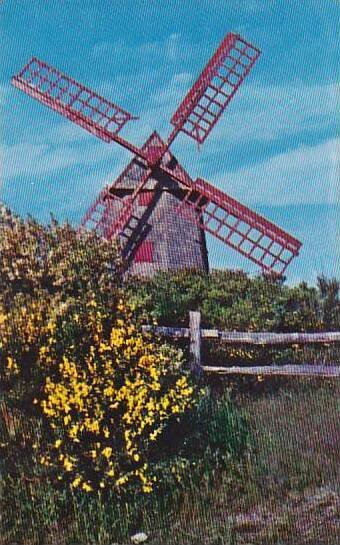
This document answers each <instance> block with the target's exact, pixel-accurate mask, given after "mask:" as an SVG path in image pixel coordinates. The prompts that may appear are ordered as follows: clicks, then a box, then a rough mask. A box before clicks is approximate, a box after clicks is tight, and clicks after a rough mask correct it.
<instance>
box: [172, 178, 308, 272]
mask: <svg viewBox="0 0 340 545" xmlns="http://www.w3.org/2000/svg"><path fill="white" fill-rule="evenodd" d="M192 208H194V209H195V210H196V211H197V212H199V214H198V215H192V214H190V217H194V218H197V219H196V221H197V222H199V225H200V226H201V228H202V229H204V230H205V231H207V232H208V233H211V234H212V235H214V236H215V237H217V238H218V239H220V240H222V241H223V242H225V243H226V244H228V245H229V246H231V247H232V248H234V249H235V250H237V251H238V252H240V253H241V254H242V255H244V256H245V257H247V258H248V259H250V260H251V261H253V262H254V263H256V264H257V265H260V267H261V268H262V269H264V270H265V271H272V272H275V273H277V274H283V273H284V272H285V270H286V268H287V267H288V265H289V263H290V262H291V261H292V259H293V257H294V256H296V255H298V253H299V249H300V247H301V242H300V241H299V240H297V239H296V238H294V237H292V236H291V235H290V234H289V233H286V232H285V231H283V229H280V228H279V227H277V226H276V225H275V224H274V223H271V222H270V221H268V220H267V219H265V218H263V217H262V216H260V215H259V214H256V212H253V211H252V210H250V208H247V207H246V206H244V205H243V204H241V203H239V202H238V201H236V200H235V199H233V198H232V197H229V196H228V195H227V194H226V193H224V192H223V191H220V190H219V189H217V188H216V187H214V186H212V185H211V184H209V183H208V182H206V181H205V180H202V179H200V178H198V179H197V180H196V182H195V183H194V185H193V186H192V187H191V188H189V189H188V191H187V193H186V196H185V198H184V199H183V201H182V202H181V203H180V205H179V207H178V209H177V210H178V212H179V213H181V214H183V215H188V211H190V209H192Z"/></svg>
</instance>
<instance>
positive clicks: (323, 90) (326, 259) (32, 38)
mask: <svg viewBox="0 0 340 545" xmlns="http://www.w3.org/2000/svg"><path fill="white" fill-rule="evenodd" d="M339 15H340V11H339V4H338V3H337V1H336V0H303V1H302V2H301V1H297V0H233V1H232V2H229V1H227V0H200V1H199V0H176V1H174V0H158V1H157V0H124V1H121V0H79V1H78V0H60V1H58V2H56V1H55V0H43V1H41V0H3V1H2V2H1V4H0V22H1V24H0V46H1V47H0V49H1V53H0V56H1V68H0V105H1V113H2V126H1V133H2V137H1V146H0V151H1V160H0V169H1V172H0V174H1V178H0V198H1V199H2V200H3V201H5V202H6V204H8V205H9V206H10V207H11V208H12V209H13V210H15V211H16V212H18V213H20V214H23V215H26V214H32V215H33V216H35V217H37V218H38V219H39V220H41V221H48V219H49V213H50V211H52V212H53V213H54V215H55V216H56V217H57V218H58V219H60V220H64V219H66V218H68V219H69V220H70V221H72V222H73V223H74V224H76V223H77V222H78V221H79V218H80V217H81V216H82V214H83V213H84V212H85V210H86V209H87V207H88V206H89V205H90V203H91V202H92V200H93V199H94V198H95V196H96V195H97V193H98V192H99V190H100V189H101V188H102V187H103V185H105V184H106V183H109V182H110V181H112V180H114V178H115V177H116V176H117V175H118V173H119V172H120V171H121V170H122V168H123V167H124V165H125V164H126V163H127V162H128V161H129V159H130V156H129V153H128V152H126V151H125V150H123V149H121V148H119V147H118V146H117V145H115V144H111V145H107V144H105V143H104V142H102V141H101V140H98V139H96V138H95V137H93V136H91V135H90V134H88V133H86V132H85V131H83V130H82V129H81V128H79V127H77V126H75V125H73V124H72V123H70V122H68V121H67V120H65V119H63V118H62V117H60V116H58V115H57V114H55V113H54V112H52V111H50V110H48V109H46V108H45V107H43V106H42V105H40V104H39V103H37V102H36V101H34V100H32V99H30V98H29V97H27V96H26V95H24V94H23V93H20V92H19V91H17V90H16V89H14V88H12V87H11V86H10V85H9V80H10V78H11V76H12V75H13V74H14V73H16V72H17V71H18V70H19V69H20V67H21V66H23V65H24V64H25V63H26V62H27V60H28V59H29V58H30V57H31V56H32V55H35V56H37V57H39V58H41V59H43V60H45V61H46V62H48V63H50V64H52V65H54V66H56V67H58V68H59V69H61V70H62V71H64V72H66V73H68V74H70V75H71V76H73V77H74V78H75V79H77V80H79V81H80V82H82V83H84V84H86V85H88V86H90V87H92V88H93V89H95V90H96V91H97V92H99V93H101V94H103V95H104V96H105V97H106V98H108V99H111V100H113V101H114V102H116V103H117V104H119V105H121V106H122V107H124V108H125V109H127V110H128V111H130V112H132V113H133V114H136V115H138V116H139V117H140V120H138V121H134V122H130V124H129V125H128V126H127V127H126V129H124V133H122V134H123V135H124V136H125V137H127V138H130V139H132V140H133V141H134V142H136V143H137V144H141V143H142V142H143V140H145V138H146V137H147V136H148V135H149V133H150V132H151V131H152V130H153V129H157V130H158V131H159V132H160V133H161V135H162V136H166V135H167V133H168V131H169V128H170V125H169V119H170V117H171V115H172V112H173V111H174V110H175V109H176V107H177V105H178V104H179V102H180V100H181V99H182V97H183V96H184V95H185V93H186V91H187V90H188V88H189V86H190V85H191V84H192V83H193V82H194V80H195V79H196V77H197V75H198V74H199V72H200V71H201V69H202V67H203V66H204V64H205V63H206V62H207V60H208V59H209V57H210V56H211V54H212V53H213V51H214V50H215V49H216V47H217V45H218V44H219V42H220V41H221V40H222V38H223V37H224V35H225V34H226V33H227V32H228V31H231V30H232V31H235V32H239V33H240V34H241V35H242V36H243V37H245V38H246V39H247V40H248V41H250V42H252V43H254V44H255V45H256V46H258V47H259V48H260V49H261V50H262V55H261V57H260V60H259V61H258V62H257V64H256V66H255V68H254V69H253V71H252V73H251V75H250V76H249V77H248V78H247V80H246V82H245V83H244V84H243V86H242V87H241V89H240V91H239V92H238V95H237V96H236V97H235V98H234V100H233V101H232V103H231V105H230V106H229V107H228V109H227V111H226V112H225V114H224V116H223V118H222V119H221V120H220V122H219V123H218V125H217V126H216V127H215V129H214V131H213V133H212V134H211V135H210V136H209V138H208V139H207V141H206V143H205V144H204V146H203V147H202V148H201V150H200V151H197V147H196V146H195V144H194V142H193V141H192V140H191V139H189V138H186V137H185V136H184V135H183V136H180V137H179V138H178V139H177V140H176V142H175V143H174V146H173V148H172V149H173V151H174V153H175V154H176V155H177V157H178V159H179V160H180V161H181V162H182V163H183V165H184V166H186V167H187V168H188V169H189V171H190V173H191V175H192V176H193V177H196V176H201V177H203V178H205V179H207V180H209V181H210V182H212V183H214V184H216V185H217V186H218V187H220V188H221V189H223V190H224V191H226V192H227V193H229V194H230V195H232V196H233V197H235V198H236V199H239V200H241V201H242V202H243V203H245V204H247V205H248V206H250V207H251V208H253V209H255V210H257V211H259V212H260V213H262V214H264V215H265V216H267V217H268V218H269V219H271V220H272V221H274V222H278V223H279V225H280V226H281V227H283V228H284V229H286V230H288V231H289V232H291V233H292V234H294V235H295V236H296V237H297V238H299V239H300V240H301V241H302V242H303V248H302V251H301V255H300V256H299V257H298V258H297V259H295V260H294V261H293V263H292V264H291V266H290V267H289V269H288V271H287V277H288V278H287V279H288V281H289V282H290V283H295V282H298V281H300V280H302V279H304V280H307V281H309V282H314V281H315V278H316V275H317V274H318V273H324V274H326V275H328V276H332V275H338V274H339V262H340V261H339V257H340V256H339V251H338V250H337V241H336V236H337V234H336V231H337V230H338V225H339V203H338V197H339V174H338V170H339V168H338V163H337V140H336V139H337V119H336V100H337V95H336V76H337V73H338V69H339V49H338V45H337V30H338V28H337V27H338V24H339ZM208 247H209V256H210V264H211V266H212V267H218V268H223V267H242V268H243V269H245V270H246V271H248V272H251V273H254V272H255V271H256V267H255V266H253V264H251V263H249V262H248V261H247V260H245V259H243V258H242V257H241V256H238V255H237V254H236V253H235V252H234V251H232V250H231V249H228V248H227V247H226V246H224V245H223V244H222V243H219V242H218V241H215V240H214V239H212V238H210V237H209V239H208Z"/></svg>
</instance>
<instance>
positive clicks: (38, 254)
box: [0, 209, 198, 493]
mask: <svg viewBox="0 0 340 545" xmlns="http://www.w3.org/2000/svg"><path fill="white" fill-rule="evenodd" d="M0 218H1V219H0V253H1V255H2V256H3V261H2V264H1V269H0V286H1V295H0V328H1V341H0V343H1V344H0V381H1V387H2V397H3V398H4V399H5V401H6V403H9V404H10V405H12V407H17V408H18V409H20V410H21V411H24V413H25V414H27V415H31V416H34V417H42V422H43V427H42V434H41V441H40V443H39V444H38V445H37V444H35V446H34V445H33V441H32V444H31V447H32V449H33V447H34V449H35V455H36V456H38V455H39V457H40V460H41V463H42V464H44V465H45V466H46V469H47V470H48V472H49V473H50V474H53V475H54V477H55V478H57V479H62V480H66V481H68V482H69V483H71V484H72V486H73V487H74V488H81V489H82V490H83V491H85V492H90V491H92V490H94V489H104V488H107V487H109V488H110V489H111V490H113V489H115V490H116V492H117V493H118V492H119V491H120V490H124V489H125V488H128V487H129V486H130V485H134V487H135V489H138V487H139V488H140V490H142V491H144V492H150V491H151V490H152V488H153V486H154V483H155V479H157V477H156V475H155V473H154V472H152V469H151V468H150V464H149V458H150V457H151V453H152V456H153V457H155V452H156V451H157V444H158V441H159V438H160V436H161V435H162V434H163V433H164V431H165V429H166V427H167V425H169V424H171V422H172V421H178V420H180V418H181V416H182V415H183V414H184V413H186V412H187V411H188V410H190V409H192V408H193V406H194V405H195V403H196V401H197V398H198V389H197V388H196V387H194V385H193V384H191V382H190V377H189V376H188V374H187V372H186V371H185V370H184V368H183V363H184V361H183V358H182V356H181V351H179V350H177V349H175V348H172V347H170V346H168V345H167V344H165V343H164V342H163V341H159V340H157V339H151V337H150V335H149V336H148V335H146V334H144V333H143V334H142V332H141V329H140V323H139V322H138V320H135V319H134V315H133V312H132V310H131V307H130V306H129V304H128V302H127V301H126V295H125V292H124V289H123V287H122V277H121V267H120V259H119V256H118V251H117V248H115V247H114V246H113V245H112V243H108V242H105V241H103V240H100V239H99V238H98V237H96V236H95V235H93V234H89V233H82V234H80V233H77V232H76V231H75V230H74V229H72V228H71V227H70V226H69V225H62V226H60V225H58V224H57V222H55V221H52V223H51V225H50V226H48V227H47V228H45V227H42V226H41V225H39V224H38V223H37V222H35V221H34V220H31V219H29V220H28V221H23V220H20V219H19V218H17V217H15V216H13V215H12V214H11V213H10V212H9V211H8V210H6V209H2V211H1V217H0ZM5 446H6V445H5ZM167 465H168V470H169V471H170V472H171V469H172V466H171V463H170V462H169V463H168V464H167ZM174 477H176V473H174Z"/></svg>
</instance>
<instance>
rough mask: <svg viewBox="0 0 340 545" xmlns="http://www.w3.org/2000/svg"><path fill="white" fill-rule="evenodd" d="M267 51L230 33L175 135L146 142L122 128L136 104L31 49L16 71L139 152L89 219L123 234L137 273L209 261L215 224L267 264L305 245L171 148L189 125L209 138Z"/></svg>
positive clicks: (19, 81)
mask: <svg viewBox="0 0 340 545" xmlns="http://www.w3.org/2000/svg"><path fill="white" fill-rule="evenodd" d="M259 55H260V51H259V50H258V49H257V48H256V47H254V46H253V45H251V44H250V43H249V42H247V41H245V40H244V39H243V38H241V37H240V36H239V35H238V34H234V33H229V34H227V35H226V37H225V38H224V40H223V41H222V42H221V44H220V46H219V47H218V49H217V50H216V52H215V53H214V55H213V56H212V58H211V59H210V61H209V62H208V64H207V65H206V67H205V68H204V70H203V71H202V73H201V74H200V76H199V77H198V79H197V80H196V82H195V84H194V85H193V87H192V88H191V89H190V90H189V92H188V94H187V95H186V97H185V98H184V100H183V101H182V103H181V104H180V105H179V107H178V108H177V110H176V112H175V113H174V115H173V116H172V118H171V124H172V126H173V128H172V131H171V132H170V134H169V136H168V138H167V139H166V140H162V139H161V138H160V136H159V135H158V134H157V133H156V132H154V133H152V134H151V136H150V137H149V138H148V140H147V141H146V142H145V144H144V145H143V146H142V147H137V146H136V145H134V144H133V143H131V142H129V141H127V140H125V139H124V138H122V137H121V136H120V134H119V132H120V131H121V129H122V128H123V127H124V125H125V124H126V123H127V122H128V121H130V120H131V119H135V118H134V117H133V116H132V115H131V114H129V113H128V112H127V111H125V110H123V109H122V108H120V107H119V106H117V105H115V104H113V103H112V102H109V101H107V100H106V99H104V98H103V97H101V96H99V95H98V94H97V93H95V92H94V91H92V90H91V89H89V88H87V87H85V86H83V85H81V84H79V83H78V82H76V81H75V80H73V79H72V78H70V77H69V76H66V75H65V74H63V73H61V72H59V71H58V70H57V69H55V68H53V67H51V66H49V65H48V64H46V63H44V62H43V61H40V60H39V59H37V58H32V59H31V60H30V61H29V62H28V64H27V65H25V66H24V68H23V69H22V70H21V71H20V72H19V74H17V75H16V76H14V77H13V78H12V84H13V85H14V86H15V87H17V88H19V89H21V90H22V91H24V92H26V93H27V94H28V95H30V96H32V97H33V98H36V99H37V100H39V101H40V102H42V103H43V104H45V105H47V106H49V107H50V108H52V109H53V110H55V111H57V112H58V113H60V114H62V115H63V116H65V117H67V118H68V119H70V120H71V121H73V122H74V123H77V124H78V125H80V126H81V127H82V128H84V129H85V130H87V131H89V132H91V133H92V134H94V135H95V136H97V137H99V138H101V139H102V140H104V141H105V142H108V143H110V142H112V141H114V142H116V143H118V144H120V145H121V146H123V147H124V148H126V149H128V150H129V151H130V152H131V153H132V154H133V159H132V161H131V162H130V163H129V165H128V166H127V167H126V169H125V170H124V171H123V172H122V174H121V175H120V176H119V177H118V178H117V179H116V180H115V181H114V182H113V183H112V184H110V185H109V186H107V187H105V188H104V189H103V190H102V191H101V192H100V194H99V195H98V198H97V199H96V201H95V202H94V203H93V204H92V205H91V206H90V208H89V209H88V211H87V213H86V214H85V216H84V217H83V219H82V222H81V226H80V228H86V229H94V230H95V231H96V232H97V234H98V235H99V236H102V237H105V238H106V239H108V240H111V239H116V240H119V241H120V245H121V249H122V254H123V257H124V259H125V263H126V266H127V270H128V272H129V273H131V274H137V275H147V276H148V275H153V274H154V273H155V272H157V271H160V270H176V269H183V268H190V269H199V270H205V271H207V270H208V257H207V248H206V240H205V233H206V232H208V233H210V234H212V235H214V236H215V237H217V238H218V239H220V240H222V241H223V242H225V243H226V244H227V245H228V246H230V247H231V248H233V249H235V250H237V251H238V252H239V253H241V254H242V255H244V256H245V257H247V258H248V259H250V260H251V261H253V262H255V263H256V264H257V265H259V266H260V267H261V268H262V269H263V270H264V271H271V272H274V273H277V274H282V273H283V272H284V271H285V269H286V267H287V266H288V265H289V263H290V262H291V260H292V259H293V258H294V257H295V256H296V255H298V253H299V249H300V246H301V243H300V242H299V241H298V240H297V239H296V238H294V237H292V236H291V235H289V234H288V233H287V232H285V231H283V230H282V229H281V228H280V227H278V226H276V225H274V224H273V223H271V222H270V221H269V220H267V219H265V218H264V217H262V216H260V215H259V214H257V213H256V212H253V211H252V210H250V209H249V208H248V207H246V206H244V205H243V204H241V203H239V202H238V201H236V200H235V199H233V198H232V197H230V196H229V195H227V194H226V193H224V192H223V191H221V190H219V189H217V188H216V187H215V186H213V185H212V184H210V183H208V182H206V181H205V180H203V179H201V178H197V179H196V180H192V179H191V177H190V175H189V174H188V173H187V172H186V170H185V169H184V168H183V167H182V166H181V165H180V164H179V162H178V161H177V159H176V158H175V157H174V156H173V155H172V153H171V151H170V146H171V144H172V142H173V141H174V139H175V138H176V137H177V135H178V134H179V133H180V132H182V133H184V134H186V135H188V136H190V137H191V138H193V139H194V140H195V141H196V142H197V143H198V144H203V142H204V141H205V139H206V138H207V136H208V135H209V133H210V132H211V130H212V129H213V127H214V126H215V124H216V123H217V121H218V120H219V118H220V117H221V115H222V113H223V112H224V110H225V109H226V108H227V106H228V104H229V103H230V101H231V100H232V98H233V97H234V95H235V93H236V92H237V90H238V89H239V87H240V85H241V84H242V82H243V80H244V79H245V77H246V76H247V75H248V73H249V72H250V70H251V69H252V67H253V65H254V64H255V62H256V61H257V59H258V57H259Z"/></svg>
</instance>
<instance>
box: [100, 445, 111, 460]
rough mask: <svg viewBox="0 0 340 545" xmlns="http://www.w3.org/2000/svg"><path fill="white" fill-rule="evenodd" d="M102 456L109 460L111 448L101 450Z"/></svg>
mask: <svg viewBox="0 0 340 545" xmlns="http://www.w3.org/2000/svg"><path fill="white" fill-rule="evenodd" d="M102 454H103V456H105V458H110V457H111V455H112V448H111V447H105V448H104V449H103V450H102Z"/></svg>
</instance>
